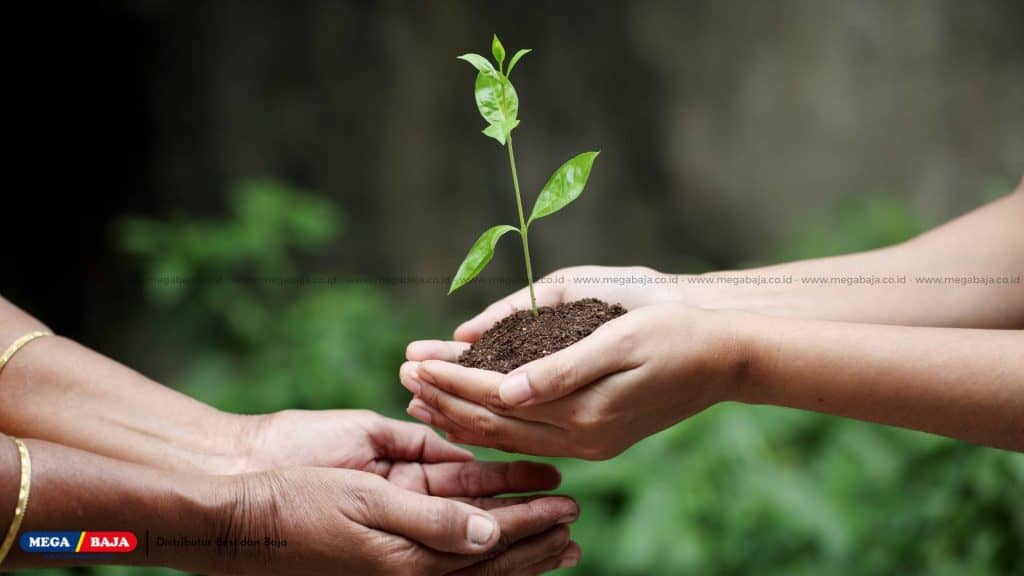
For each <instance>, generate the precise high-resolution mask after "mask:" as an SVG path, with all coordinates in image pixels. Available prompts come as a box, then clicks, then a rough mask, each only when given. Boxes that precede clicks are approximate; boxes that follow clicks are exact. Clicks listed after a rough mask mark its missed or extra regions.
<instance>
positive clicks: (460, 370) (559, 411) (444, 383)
mask: <svg viewBox="0 0 1024 576" xmlns="http://www.w3.org/2000/svg"><path fill="white" fill-rule="evenodd" d="M416 375H417V380H416V384H415V389H416V390H421V389H422V386H423V383H424V382H426V383H428V384H431V385H434V386H436V387H438V388H440V389H441V390H443V391H445V392H447V393H449V394H451V395H453V396H457V397H459V398H462V399H464V400H468V401H470V402H472V403H474V404H479V405H481V406H483V407H484V408H487V409H488V410H490V411H491V412H494V413H495V414H501V415H502V416H509V417H512V418H516V419H519V420H526V421H530V422H541V423H545V424H551V425H553V426H556V427H557V426H560V424H561V423H563V422H564V421H565V420H566V416H567V414H570V413H571V411H572V410H574V409H579V404H580V403H585V401H586V400H585V399H580V400H579V401H576V402H575V404H574V405H573V406H568V405H567V404H568V403H569V402H572V401H573V397H568V398H563V399H561V400H556V401H552V402H548V403H546V404H539V405H535V406H518V407H514V408H510V407H508V406H507V405H506V404H505V403H504V402H502V400H501V397H500V396H499V395H498V387H499V386H500V384H501V381H502V380H503V379H504V378H505V376H504V375H503V374H500V373H498V372H493V371H490V370H480V369H479V368H469V367H466V366H459V365H458V364H452V363H450V362H441V361H433V360H432V361H427V362H423V363H421V364H419V365H418V367H417V369H416ZM410 386H411V385H407V386H406V387H407V388H410ZM411 406H412V404H410V407H411ZM425 412H426V413H427V414H430V411H429V409H428V410H426V411H425ZM421 416H423V414H421ZM441 417H442V418H444V416H443V415H442V416H441ZM416 419H417V420H419V421H421V422H426V423H428V424H431V422H429V421H428V420H425V419H424V418H422V417H416ZM431 425H433V426H436V427H438V428H441V429H442V430H445V431H446V432H451V433H458V434H460V435H461V434H464V433H471V432H472V431H471V430H465V429H463V430H457V428H462V427H461V426H449V425H442V424H441V423H438V424H431Z"/></svg>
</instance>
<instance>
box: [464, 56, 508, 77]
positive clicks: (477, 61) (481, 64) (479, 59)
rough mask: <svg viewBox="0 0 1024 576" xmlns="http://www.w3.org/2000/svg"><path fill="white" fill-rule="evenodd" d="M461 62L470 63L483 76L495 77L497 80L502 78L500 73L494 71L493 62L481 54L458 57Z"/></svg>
mask: <svg viewBox="0 0 1024 576" xmlns="http://www.w3.org/2000/svg"><path fill="white" fill-rule="evenodd" d="M458 59H459V60H464V61H466V62H469V63H470V64H471V65H472V66H473V68H476V69H477V71H479V72H480V73H481V74H489V75H491V76H494V77H495V78H496V79H497V78H499V77H500V76H501V74H498V71H497V70H495V69H494V64H491V61H490V60H488V59H487V58H484V57H483V56H481V55H479V54H463V55H462V56H459V57H458Z"/></svg>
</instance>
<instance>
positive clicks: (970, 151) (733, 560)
mask: <svg viewBox="0 0 1024 576" xmlns="http://www.w3.org/2000/svg"><path fill="white" fill-rule="evenodd" d="M25 22H28V25H27V26H28V27H29V28H31V29H32V30H36V31H37V34H36V36H35V40H34V42H32V43H28V44H25V45H23V46H22V47H21V49H20V50H19V51H18V52H17V54H18V55H23V56H25V57H27V58H19V59H18V60H19V61H20V62H22V64H21V65H16V69H17V74H16V76H15V78H16V80H20V82H19V83H17V86H18V88H17V89H16V90H15V91H14V94H15V95H16V96H20V97H21V98H23V99H24V101H25V102H26V103H27V102H31V106H25V107H19V108H17V109H14V110H9V115H11V116H12V119H11V121H12V122H16V121H18V120H20V121H23V122H27V123H28V124H30V125H31V127H32V130H30V131H26V132H25V134H24V135H23V136H22V137H21V138H20V139H19V140H18V143H19V144H20V146H19V150H20V151H19V153H18V154H19V157H20V158H21V159H22V160H24V161H25V162H26V163H30V164H31V165H32V166H33V167H34V168H35V169H33V170H31V175H32V176H33V178H34V180H33V181H34V182H36V185H34V186H31V187H22V186H21V185H16V186H8V187H7V188H8V190H9V191H5V192H4V193H3V194H4V198H5V201H6V200H8V199H10V200H11V202H5V204H6V206H7V208H8V209H7V210H5V211H4V212H3V213H0V215H2V217H3V220H4V231H3V235H4V237H5V238H8V239H9V240H11V242H9V243H8V245H9V246H10V245H16V246H18V249H17V250H10V251H8V252H7V254H6V257H7V264H6V265H5V266H4V267H3V271H2V272H0V274H2V278H3V284H2V290H3V294H4V296H5V297H7V298H8V299H10V300H12V301H14V302H15V303H17V304H19V305H21V306H23V307H24V308H26V309H27V310H29V311H30V312H32V313H34V314H36V315H38V316H39V317H40V318H42V319H43V320H45V321H46V322H48V323H49V324H50V325H51V326H52V327H54V328H55V329H56V330H58V331H60V332H62V333H64V334H67V335H70V336H72V337H75V338H78V339H79V340H81V341H83V342H85V343H86V344H88V345H90V346H92V347H94V348H97V349H99V350H101V351H103V352H105V353H107V354H109V355H111V356H113V357H115V358H117V359H119V360H122V361H124V362H126V363H128V364H129V365H132V366H134V367H136V368H138V369H140V370H141V371H143V372H145V373H146V374H148V375H151V376H153V377H155V378H157V379H158V380H160V381H162V382H164V383H166V384H168V385H170V386H174V387H177V388H179V389H182V390H184V391H185V392H187V393H189V394H192V395H194V396H197V397H199V398H202V399H203V400H205V401H208V402H211V403H213V404H215V405H217V406H220V407H222V408H224V409H229V410H237V411H243V412H260V411H272V410H277V409H281V408H286V407H305V408H338V407H362V408H372V409H375V410H378V411H381V412H383V413H386V414H389V415H393V416H398V417H404V414H403V411H402V410H403V407H404V405H405V402H406V401H407V396H406V394H405V392H404V390H402V389H401V387H400V386H399V385H398V382H397V369H398V365H399V363H400V361H401V357H402V351H403V349H404V345H405V343H406V342H407V341H409V340H411V339H416V338H423V337H444V336H445V335H447V334H449V333H450V331H451V329H452V328H453V327H454V326H455V325H456V324H457V323H458V322H459V321H460V320H461V319H464V318H465V317H467V316H468V315H469V314H471V313H472V312H474V311H476V310H478V309H479V308H480V307H481V306H483V305H484V304H486V303H487V302H489V301H490V300H492V299H494V298H496V297H498V296H500V295H502V294H504V293H506V292H508V291H509V290H511V289H513V288H514V287H515V285H517V284H518V283H520V282H521V276H522V272H521V255H520V254H519V252H518V249H517V248H516V247H514V246H513V245H512V244H508V245H505V246H502V247H500V248H499V251H498V254H497V256H496V258H495V260H494V262H493V263H492V265H491V267H490V268H489V269H488V272H486V273H485V275H484V276H483V277H482V278H484V280H487V279H490V280H492V281H490V282H488V281H478V282H476V283H474V284H472V285H470V286H469V287H468V288H465V289H463V290H462V291H460V292H459V293H458V294H457V295H455V296H452V297H446V296H445V292H446V288H447V285H446V283H445V281H444V279H445V277H447V276H449V275H450V274H452V273H453V272H454V270H455V268H456V267H457V266H458V263H459V262H460V260H461V258H462V256H463V255H464V254H465V251H466V249H467V248H468V246H469V245H470V243H471V242H472V241H473V239H475V237H476V236H477V234H479V232H480V231H481V230H483V229H484V228H485V227H488V226H490V225H492V224H495V223H499V222H504V221H511V220H513V219H514V203H513V196H512V192H511V186H510V182H509V177H508V172H507V165H506V163H505V162H506V158H505V156H504V151H503V150H502V149H501V148H499V147H498V146H497V145H496V144H495V143H493V142H492V141H490V140H488V139H486V138H485V137H484V136H482V135H481V134H480V130H481V129H482V128H483V126H484V124H483V121H482V120H481V119H480V117H479V116H478V113H477V111H476V109H475V106H474V104H473V99H472V83H473V78H474V72H473V71H472V70H471V69H470V68H469V66H467V65H466V64H464V63H462V62H458V61H456V60H455V56H456V55H458V54H461V53H463V52H468V51H475V52H481V53H487V51H488V47H489V39H490V36H491V33H493V32H497V33H498V34H499V35H500V36H501V37H502V39H503V40H504V42H505V45H506V47H508V48H509V50H510V51H514V50H515V49H517V48H519V47H530V48H533V49H534V52H533V53H531V54H529V55H528V56H527V57H526V58H525V59H524V60H523V61H522V63H521V64H520V65H519V67H518V68H517V72H516V76H517V78H516V86H517V88H518V90H519V93H520V97H521V102H522V104H521V112H520V117H521V119H522V122H523V124H522V126H521V127H520V128H519V129H518V130H517V132H516V138H517V139H516V148H517V156H518V161H519V164H520V178H521V181H522V183H523V187H524V194H525V195H526V197H527V200H526V201H527V203H529V202H531V201H532V198H533V196H534V195H535V194H536V191H537V190H538V189H539V187H540V186H541V185H542V184H543V182H544V181H545V180H546V178H547V176H548V174H549V173H550V172H551V171H552V170H553V169H554V168H556V167H557V166H558V165H559V164H560V163H561V162H562V161H564V160H565V159H567V158H568V157H570V156H571V155H573V154H575V153H577V152H580V151H583V150H588V149H600V150H602V155H601V157H600V159H599V160H598V162H597V164H596V166H595V170H594V173H593V175H592V178H591V181H590V184H589V186H588V190H587V192H586V194H585V195H584V196H583V197H582V199H581V200H580V201H578V202H577V203H575V204H574V205H573V206H572V207H571V209H570V210H566V211H564V212H562V213H560V214H558V215H557V216H556V217H554V218H550V219H548V220H545V221H544V222H543V223H542V226H540V227H538V228H537V229H536V231H535V232H534V233H533V234H531V240H533V245H534V248H533V251H534V252H535V257H534V263H535V264H534V265H535V268H537V269H538V270H539V271H540V272H541V273H546V272H550V271H553V270H555V269H557V268H559V267H563V266H569V265H575V264H607V265H630V264H643V265H648V266H652V267H655V268H658V269H660V270H664V271H673V272H691V271H692V272H695V271H702V270H709V269H718V268H727V267H736V266H743V265H748V264H754V263H766V262H772V261H780V260H784V259H790V258H798V257H809V256H820V255H828V254H834V253H841V252H847V251H851V250H860V249H867V248H871V247H874V246H879V245H884V244H887V243H891V242H895V241H899V240H902V239H905V238H908V237H910V236H912V235H914V234H915V233H917V232H919V231H921V230H924V229H926V228H928V227H930V226H933V225H935V224H937V223H940V222H942V221H943V220H946V219H948V218H950V217H952V216H954V215H956V214H959V213H961V212H963V211H966V210H968V209H970V208H972V207H975V206H977V205H979V204H981V203H983V202H985V201H987V200H988V199H991V198H993V197H995V196H998V195H1001V194H1005V193H1008V192H1009V191H1010V190H1011V189H1012V186H1013V184H1014V183H1015V182H1016V181H1017V179H1019V178H1020V176H1021V175H1022V173H1024V106H1021V103H1022V102H1024V36H1022V35H1021V30H1024V3H1021V2H1017V1H1013V0H1005V1H997V0H978V1H972V2H961V1H956V0H944V1H943V0H901V1H888V0H885V1H883V0H870V1H856V2H854V1H845V0H843V1H840V0H833V1H821V0H789V1H778V2H754V1H739V0H725V1H723V0H691V1H686V2H667V1H665V2H659V1H653V0H631V1H620V2H611V1H607V2H599V3H598V2H582V1H560V2H539V1H535V2H498V1H487V2H470V1H457V0H445V1H437V2H370V1H335V2H329V1H298V2H269V1H241V0H238V1H219V2H177V1H171V0H144V1H131V2H129V1H124V2H116V1H109V2H79V3H74V4H69V5H67V6H64V7H61V8H58V7H55V6H46V7H40V8H39V13H38V14H34V15H33V17H32V19H27V20H25ZM26 61H30V62H31V63H29V64H25V63H24V62H26ZM22 74H23V75H22ZM14 169H15V171H18V170H19V169H25V167H24V166H15V167H14ZM15 198H16V199H17V202H18V203H19V204H21V205H22V206H24V207H23V208H22V209H21V210H23V211H22V212H16V211H14V209H13V208H12V206H13V200H14V199H15ZM43 238H45V240H42V239H43ZM26 239H40V240H39V241H28V240H26ZM15 241H16V242H15ZM261 278H262V279H266V278H280V279H284V280H285V281H282V282H280V283H274V282H269V283H268V282H263V281H252V280H254V279H261ZM296 278H307V279H314V280H315V279H321V280H323V279H327V278H333V279H334V281H333V282H321V281H316V282H305V283H297V282H294V281H293V280H294V279H296ZM175 279H183V281H178V280H175ZM288 279H292V281H289V280H288ZM432 279H440V280H438V281H436V282H435V281H432ZM502 279H505V281H501V280H502ZM401 280H405V281H401ZM409 280H411V281H409ZM485 455H486V456H487V457H503V455H500V454H496V453H486V454H485ZM562 465H563V470H564V475H565V484H564V489H565V490H566V491H568V492H570V493H572V494H574V495H575V496H577V497H578V498H579V500H580V502H581V504H582V506H583V509H584V513H583V516H582V518H581V520H580V522H579V524H578V525H577V527H576V528H575V531H574V534H575V537H576V539H577V540H578V541H579V542H580V543H581V545H582V547H583V550H584V557H583V563H582V565H581V567H580V568H579V569H578V573H583V574H594V575H604V574H626V575H632V574H636V575H640V574H823V573H827V574H896V573H899V574H951V575H952V574H956V575H960V574H979V575H981V574H1000V575H1002V574H1024V568H1022V565H1024V563H1022V562H1021V558H1024V544H1022V542H1024V504H1022V502H1021V498H1020V495H1021V494H1022V493H1024V457H1022V456H1021V455H1014V454H1010V453H1006V452H1000V451H997V450H992V449H986V448H979V447H975V446H970V445H967V444H964V443H960V442H955V441H951V440H946V439H943V438H938V437H934V436H930V435H926V434H919V433H912V432H906V431H898V430H893V429H888V428H884V427H880V426H874V425H868V424H863V423H857V422H849V421H842V420H839V419H835V418H830V417H824V416H818V415H812V414H805V413H799V412H795V411H789V410H784V409H773V408H766V407H759V408H753V407H744V406H733V405H723V406H718V407H715V408H713V409H711V410H708V411H707V412H705V413H703V414H701V415H699V416H697V417H695V418H693V419H691V420H690V421H687V422H685V423H683V424H681V425H679V426H677V427H675V428H674V429H671V430H669V431H667V432H665V433H662V434H660V435H658V436H655V437H653V438H650V439H648V440H646V441H644V442H642V443H640V444H639V445H637V446H636V447H634V448H633V449H631V450H630V451H628V452H627V453H626V454H624V455H623V456H621V457H619V458H617V459H615V460H612V461H609V462H600V463H584V462H575V461H566V462H563V463H562ZM163 572H165V571H160V570H146V569H121V568H98V569H82V570H77V571H52V572H50V573H52V574H71V573H75V574H102V575H104V576H113V575H116V574H156V573H163Z"/></svg>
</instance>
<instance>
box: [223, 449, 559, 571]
mask: <svg viewBox="0 0 1024 576" xmlns="http://www.w3.org/2000/svg"><path fill="white" fill-rule="evenodd" d="M511 468H515V465H513V466H512V467H510V469H508V470H505V472H506V474H496V473H493V472H496V470H487V469H486V468H485V467H483V468H470V469H468V470H470V471H471V472H469V473H467V472H466V470H467V469H465V468H463V469H455V468H427V469H426V470H429V471H428V472H427V473H426V476H425V479H426V485H427V486H429V490H426V492H428V493H429V494H431V495H428V494H424V493H419V492H415V491H413V490H407V489H404V488H402V487H400V486H397V485H396V484H395V483H392V482H388V481H387V480H385V479H383V478H381V477H380V476H377V475H375V474H371V473H367V472H359V471H354V470H345V469H332V468H289V469H284V470H274V471H269V472H260V473H255V474H244V475H238V476H229V477H223V478H224V479H223V480H222V482H225V483H228V485H229V486H230V487H231V488H230V489H231V490H233V491H234V492H235V493H236V494H237V496H236V497H235V498H234V500H235V501H238V502H244V503H245V506H244V507H238V508H237V510H236V511H235V512H234V513H233V514H232V515H231V517H230V518H228V519H225V525H226V526H227V532H226V536H227V537H228V538H230V539H238V540H241V539H243V538H250V539H253V540H257V541H262V540H263V539H264V538H266V537H268V536H269V537H272V538H273V539H275V540H277V541H286V542H287V545H286V546H280V547H265V548H263V549H256V548H242V549H241V550H240V551H239V552H238V553H236V554H231V555H225V557H224V558H223V559H222V561H223V562H224V568H225V570H223V571H224V572H230V573H239V574H368V575H370V574H383V575H390V574H395V575H398V574H402V575H405V574H409V575H412V574H422V575H441V574H459V575H466V576H469V575H488V576H490V575H494V574H510V573H514V574H540V573H543V572H546V571H548V570H553V569H555V568H558V567H561V566H569V565H573V564H575V562H576V561H577V560H578V558H579V548H578V547H577V546H576V545H575V544H574V543H571V542H570V541H569V531H568V528H567V527H566V526H565V524H567V523H569V522H572V521H574V520H575V519H576V517H577V516H578V514H579V509H578V508H577V506H576V504H575V502H573V501H572V500H571V499H569V498H565V497H554V496H548V497H537V498H532V499H527V498H509V499H498V498H488V497H486V496H488V495H491V494H495V493H500V492H506V491H515V490H518V489H522V488H523V486H521V485H518V484H517V482H516V480H515V479H516V478H517V473H516V472H514V471H513V470H511ZM520 472H521V471H520ZM527 475H529V474H527ZM456 497H462V499H461V500H459V499H455V498H456Z"/></svg>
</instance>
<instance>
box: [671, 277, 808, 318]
mask: <svg viewBox="0 0 1024 576" xmlns="http://www.w3.org/2000/svg"><path fill="white" fill-rule="evenodd" d="M788 285H789V282H788V276H786V275H782V274H777V275H771V274H767V273H765V272H763V271H757V270H721V271H715V272H706V273H703V274H691V275H685V276H683V277H682V282H681V284H680V286H679V288H678V292H679V298H680V300H681V301H682V302H684V303H686V304H688V305H690V306H695V307H697V308H702V309H705V310H742V311H746V312H753V313H757V314H767V315H771V316H783V317H784V316H792V315H793V314H794V313H795V309H796V304H797V303H796V302H795V301H794V300H793V298H792V294H791V292H787V286H788Z"/></svg>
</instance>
